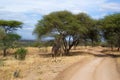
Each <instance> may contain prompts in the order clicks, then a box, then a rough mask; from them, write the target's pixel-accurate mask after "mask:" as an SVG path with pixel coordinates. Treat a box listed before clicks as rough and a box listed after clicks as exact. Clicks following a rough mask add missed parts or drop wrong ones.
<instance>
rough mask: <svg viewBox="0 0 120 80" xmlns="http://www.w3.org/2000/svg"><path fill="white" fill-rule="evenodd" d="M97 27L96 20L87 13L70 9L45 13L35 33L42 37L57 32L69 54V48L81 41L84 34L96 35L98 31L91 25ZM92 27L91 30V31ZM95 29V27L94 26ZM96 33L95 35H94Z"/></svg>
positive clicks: (65, 50)
mask: <svg viewBox="0 0 120 80" xmlns="http://www.w3.org/2000/svg"><path fill="white" fill-rule="evenodd" d="M93 26H94V27H96V26H95V21H94V20H93V19H92V18H91V17H89V16H88V15H87V14H85V13H80V14H77V15H75V14H72V13H71V12H69V11H58V12H52V13H50V14H48V15H45V16H44V17H43V19H42V20H40V21H39V22H38V24H37V25H36V28H35V30H34V34H36V35H37V36H38V38H41V37H42V36H44V35H46V34H48V33H49V34H53V33H54V34H55V33H56V35H58V36H59V38H58V39H59V40H60V39H61V42H62V43H61V44H62V45H63V49H64V52H65V54H66V55H67V54H69V50H70V49H71V48H72V47H73V46H75V45H77V44H78V43H79V40H80V39H83V36H86V35H87V36H88V34H90V33H91V34H92V35H89V37H88V38H91V37H90V36H93V37H95V36H94V35H96V33H93V32H95V31H94V30H93V29H92V28H90V27H93ZM90 29H91V32H90ZM94 29H95V28H94ZM93 34H94V35H93Z"/></svg>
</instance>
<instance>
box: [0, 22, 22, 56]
mask: <svg viewBox="0 0 120 80" xmlns="http://www.w3.org/2000/svg"><path fill="white" fill-rule="evenodd" d="M21 27H22V22H19V21H12V20H10V21H7V20H0V28H2V29H3V31H4V34H5V36H4V37H3V38H2V39H1V40H0V42H1V47H2V49H3V56H6V55H7V49H9V48H12V47H14V42H15V41H17V40H19V39H20V38H21V37H20V36H19V35H18V34H16V33H15V31H16V30H17V29H18V28H21Z"/></svg>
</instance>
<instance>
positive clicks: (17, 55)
mask: <svg viewBox="0 0 120 80" xmlns="http://www.w3.org/2000/svg"><path fill="white" fill-rule="evenodd" d="M26 54H27V49H25V48H19V49H17V50H16V52H15V58H16V59H19V60H24V59H25V57H26Z"/></svg>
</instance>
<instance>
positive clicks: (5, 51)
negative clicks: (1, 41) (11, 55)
mask: <svg viewBox="0 0 120 80" xmlns="http://www.w3.org/2000/svg"><path fill="white" fill-rule="evenodd" d="M5 56H7V49H6V48H4V49H3V57H5Z"/></svg>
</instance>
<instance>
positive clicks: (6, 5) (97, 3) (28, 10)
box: [0, 0, 120, 38]
mask: <svg viewBox="0 0 120 80" xmlns="http://www.w3.org/2000/svg"><path fill="white" fill-rule="evenodd" d="M109 1H111V0H7V1H6V0H0V19H7V20H18V21H22V22H24V23H25V24H24V27H23V29H22V30H19V31H18V33H19V34H21V35H22V36H23V37H24V38H25V36H26V35H24V34H27V35H29V37H30V36H31V35H32V30H33V29H34V25H35V24H36V23H37V21H38V20H39V19H41V18H42V16H43V15H46V14H49V13H51V12H53V11H61V10H68V11H71V12H73V13H75V14H77V13H80V12H86V13H88V14H89V15H90V16H92V17H93V18H97V19H98V18H100V17H103V16H104V15H106V14H108V12H120V3H116V2H114V1H113V2H109ZM26 32H28V33H26ZM32 37H33V36H31V38H32Z"/></svg>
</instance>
